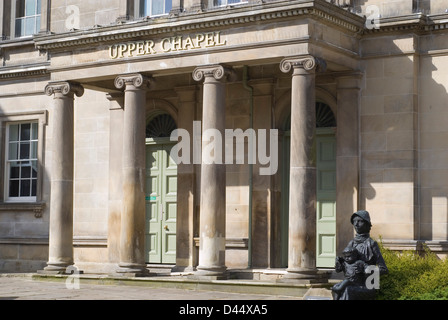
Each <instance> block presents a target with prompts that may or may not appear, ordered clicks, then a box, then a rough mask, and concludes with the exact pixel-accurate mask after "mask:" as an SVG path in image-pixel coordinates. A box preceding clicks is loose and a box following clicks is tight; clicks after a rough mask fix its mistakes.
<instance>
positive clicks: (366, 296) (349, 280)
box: [331, 210, 389, 300]
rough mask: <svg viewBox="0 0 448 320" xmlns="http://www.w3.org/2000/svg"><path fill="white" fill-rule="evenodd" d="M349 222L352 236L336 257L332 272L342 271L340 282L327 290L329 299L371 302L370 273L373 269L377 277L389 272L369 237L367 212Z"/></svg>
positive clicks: (358, 214)
mask: <svg viewBox="0 0 448 320" xmlns="http://www.w3.org/2000/svg"><path fill="white" fill-rule="evenodd" d="M350 221H351V223H352V225H353V227H354V229H355V231H356V236H355V238H354V239H353V240H351V241H350V242H349V243H348V245H347V247H346V248H345V249H344V251H343V252H342V256H340V257H336V263H335V271H336V272H343V273H344V280H343V281H342V282H340V283H338V284H336V285H334V286H333V288H332V289H331V290H332V295H333V299H334V300H373V299H375V297H376V293H377V286H376V287H375V286H372V285H369V284H368V280H369V278H370V277H371V274H372V271H373V272H375V268H376V270H377V271H378V273H377V274H378V276H380V275H383V274H387V273H388V272H389V271H388V269H387V266H386V263H385V261H384V259H383V256H382V255H381V251H380V248H379V246H378V243H377V242H376V241H375V240H373V239H372V238H370V229H371V228H372V223H371V221H370V215H369V212H367V211H365V210H361V211H357V212H355V213H354V214H353V215H352V216H351V219H350ZM373 280H375V279H373ZM377 281H379V279H377Z"/></svg>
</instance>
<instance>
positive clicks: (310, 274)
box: [277, 268, 328, 284]
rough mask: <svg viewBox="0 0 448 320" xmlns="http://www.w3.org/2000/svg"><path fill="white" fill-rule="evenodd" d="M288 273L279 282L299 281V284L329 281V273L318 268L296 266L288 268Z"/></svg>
mask: <svg viewBox="0 0 448 320" xmlns="http://www.w3.org/2000/svg"><path fill="white" fill-rule="evenodd" d="M286 272H287V273H286V274H285V275H284V276H283V278H282V279H279V280H277V281H278V282H283V283H285V282H287V283H298V284H313V283H328V274H327V273H326V272H324V271H319V270H317V269H307V268H294V269H287V270H286Z"/></svg>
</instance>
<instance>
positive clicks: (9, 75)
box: [0, 62, 50, 80]
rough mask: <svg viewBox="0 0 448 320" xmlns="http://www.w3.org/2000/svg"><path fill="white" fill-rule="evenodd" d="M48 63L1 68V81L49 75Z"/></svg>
mask: <svg viewBox="0 0 448 320" xmlns="http://www.w3.org/2000/svg"><path fill="white" fill-rule="evenodd" d="M49 65H50V64H49V63H48V62H46V63H43V64H38V65H29V66H14V67H3V68H0V80H10V79H15V78H23V77H40V76H46V75H49V74H50V72H49V71H48V66H49Z"/></svg>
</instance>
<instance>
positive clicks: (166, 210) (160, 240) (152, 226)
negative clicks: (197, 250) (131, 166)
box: [145, 140, 177, 264]
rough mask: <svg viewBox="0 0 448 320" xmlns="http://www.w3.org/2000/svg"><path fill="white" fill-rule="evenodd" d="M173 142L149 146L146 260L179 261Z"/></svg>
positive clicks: (147, 150) (155, 261) (160, 261)
mask: <svg viewBox="0 0 448 320" xmlns="http://www.w3.org/2000/svg"><path fill="white" fill-rule="evenodd" d="M172 147H173V144H172V143H169V140H168V142H167V141H165V142H164V143H160V142H157V143H156V142H154V141H150V142H147V146H146V234H145V241H146V244H145V245H146V262H148V263H154V264H174V263H176V217H177V203H176V202H177V164H176V163H175V161H174V160H173V159H172V158H171V157H170V151H171V149H172Z"/></svg>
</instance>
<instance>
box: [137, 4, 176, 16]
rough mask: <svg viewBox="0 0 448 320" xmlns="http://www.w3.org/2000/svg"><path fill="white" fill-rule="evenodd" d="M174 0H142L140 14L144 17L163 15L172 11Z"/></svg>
mask: <svg viewBox="0 0 448 320" xmlns="http://www.w3.org/2000/svg"><path fill="white" fill-rule="evenodd" d="M171 8H172V0H140V15H141V16H142V17H155V16H162V15H166V14H168V13H170V11H171Z"/></svg>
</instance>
